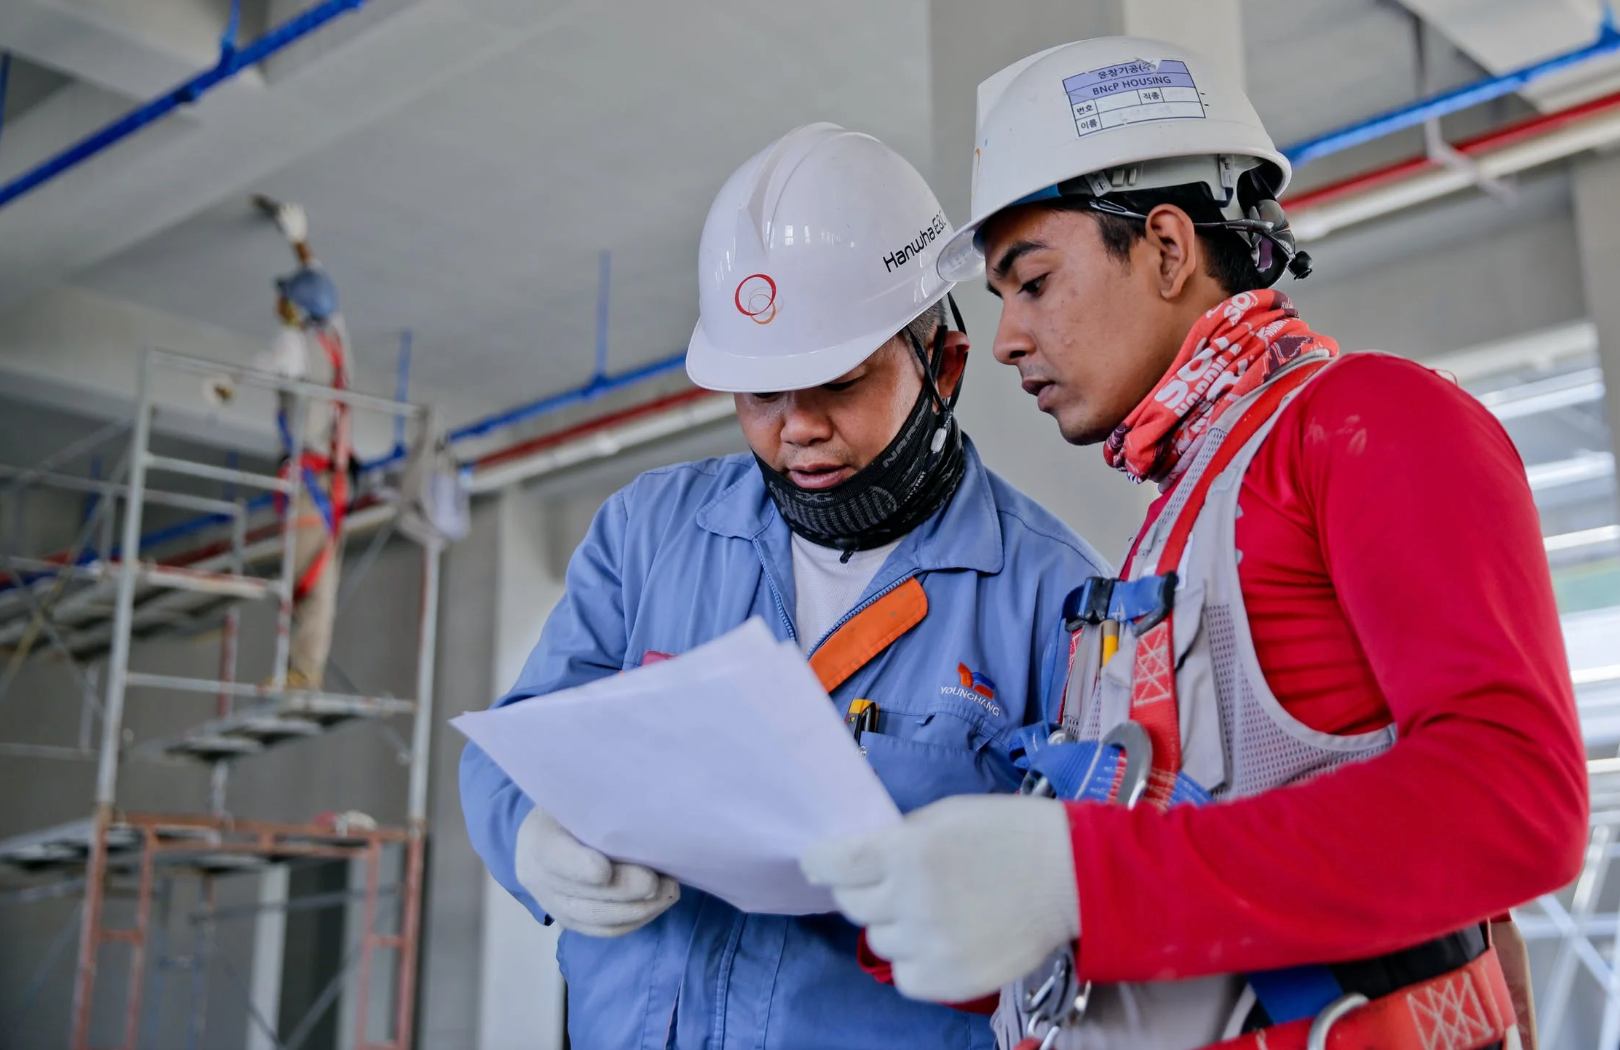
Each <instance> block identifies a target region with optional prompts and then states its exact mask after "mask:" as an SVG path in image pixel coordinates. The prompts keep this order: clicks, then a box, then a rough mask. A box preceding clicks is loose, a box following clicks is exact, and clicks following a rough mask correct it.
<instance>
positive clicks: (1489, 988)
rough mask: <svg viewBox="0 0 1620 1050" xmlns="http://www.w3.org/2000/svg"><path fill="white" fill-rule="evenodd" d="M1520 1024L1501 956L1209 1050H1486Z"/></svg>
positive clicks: (1492, 953)
mask: <svg viewBox="0 0 1620 1050" xmlns="http://www.w3.org/2000/svg"><path fill="white" fill-rule="evenodd" d="M1515 1023H1516V1021H1515V1017H1514V1012H1513V996H1512V994H1511V993H1510V992H1509V991H1508V986H1507V978H1506V976H1505V975H1504V974H1503V972H1502V964H1501V961H1500V960H1499V959H1498V958H1497V956H1496V949H1495V948H1487V949H1486V950H1485V951H1484V952H1483V953H1482V954H1480V955H1479V956H1477V957H1476V958H1475V959H1474V960H1473V961H1472V962H1470V963H1468V964H1467V965H1465V966H1463V967H1460V968H1459V969H1456V970H1452V971H1451V972H1450V973H1443V974H1441V975H1440V976H1438V977H1431V978H1429V979H1428V980H1426V981H1419V982H1418V983H1416V984H1411V985H1407V986H1406V987H1404V988H1401V989H1398V990H1396V991H1394V992H1391V993H1390V994H1389V995H1385V996H1381V997H1379V998H1377V999H1374V1000H1372V1001H1371V1002H1367V1003H1363V1004H1360V1005H1356V1004H1355V1003H1354V1000H1350V999H1348V998H1346V999H1341V1000H1339V1001H1338V1002H1337V1003H1335V1004H1333V1005H1332V1006H1330V1007H1329V1008H1328V1010H1327V1011H1326V1012H1323V1013H1321V1014H1319V1015H1318V1016H1317V1017H1315V1018H1314V1019H1307V1020H1302V1021H1292V1022H1289V1023H1288V1024H1280V1025H1273V1026H1272V1027H1270V1028H1262V1029H1260V1030H1259V1031H1255V1032H1249V1033H1247V1034H1245V1035H1241V1036H1238V1037H1237V1038H1236V1039H1228V1040H1226V1041H1225V1042H1223V1043H1217V1044H1215V1045H1213V1046H1210V1047H1207V1048H1206V1050H1480V1048H1482V1047H1487V1046H1491V1045H1492V1044H1494V1043H1498V1042H1501V1041H1502V1040H1503V1039H1504V1038H1505V1037H1506V1036H1507V1034H1508V1032H1509V1031H1511V1030H1512V1028H1513V1026H1514V1024H1515Z"/></svg>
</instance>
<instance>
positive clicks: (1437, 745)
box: [1068, 355, 1587, 981]
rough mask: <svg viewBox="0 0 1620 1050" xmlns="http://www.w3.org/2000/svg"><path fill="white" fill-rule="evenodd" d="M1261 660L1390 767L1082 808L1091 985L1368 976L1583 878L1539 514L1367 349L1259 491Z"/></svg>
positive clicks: (1460, 418) (1309, 408)
mask: <svg viewBox="0 0 1620 1050" xmlns="http://www.w3.org/2000/svg"><path fill="white" fill-rule="evenodd" d="M1239 503H1240V506H1241V508H1242V514H1241V517H1240V518H1239V520H1238V527H1237V543H1238V547H1239V549H1240V550H1241V551H1242V559H1241V562H1240V579H1241V583H1242V591H1243V597H1244V602H1245V605H1246V606H1247V609H1248V613H1249V620H1250V625H1251V628H1252V631H1253V634H1254V639H1255V648H1256V650H1257V653H1258V656H1259V659H1260V665H1261V668H1262V670H1263V671H1264V673H1265V675H1266V679H1267V682H1268V684H1269V685H1270V686H1271V689H1272V692H1273V693H1275V694H1276V696H1277V698H1278V699H1279V700H1280V701H1281V703H1282V704H1283V706H1284V707H1285V708H1286V709H1287V710H1288V711H1289V712H1290V713H1292V714H1293V715H1294V716H1295V717H1297V718H1299V719H1301V720H1302V721H1304V722H1306V723H1307V724H1309V725H1311V726H1313V727H1315V728H1318V729H1323V730H1328V731H1332V732H1338V733H1351V732H1360V731H1363V730H1366V729H1370V728H1375V727H1377V726H1381V725H1385V724H1388V723H1389V722H1391V721H1393V722H1394V723H1395V725H1396V728H1397V733H1398V736H1397V742H1396V744H1395V746H1394V747H1393V748H1392V749H1391V750H1390V751H1389V752H1388V753H1386V754H1384V755H1382V756H1379V757H1378V758H1375V759H1372V760H1370V761H1367V762H1363V763H1359V764H1355V765H1352V766H1349V767H1346V768H1343V769H1341V770H1339V771H1337V772H1334V773H1331V774H1327V775H1324V776H1320V777H1317V778H1315V779H1313V780H1310V781H1308V782H1306V783H1303V784H1298V785H1295V786H1291V787H1288V788H1283V789H1281V790H1277V791H1272V792H1269V793H1266V794H1263V795H1259V796H1256V797H1254V798H1248V799H1242V800H1237V801H1232V802H1226V803H1221V804H1216V805H1211V806H1206V807H1202V808H1191V807H1178V808H1175V809H1172V810H1170V811H1168V812H1163V813H1161V812H1158V811H1156V810H1154V809H1152V808H1150V807H1144V808H1139V809H1135V810H1125V809H1122V808H1119V807H1109V806H1101V805H1095V804H1089V803H1071V804H1070V805H1069V807H1068V808H1069V823H1070V830H1071V834H1072V841H1073V846H1074V860H1075V876H1076V880H1077V883H1078V887H1079V894H1080V911H1081V944H1080V969H1081V972H1082V973H1083V974H1084V975H1085V976H1086V977H1087V978H1089V979H1093V980H1100V981H1126V980H1157V979H1168V978H1178V977H1192V976H1197V975H1201V974H1210V973H1232V972H1245V971H1252V970H1261V969H1270V968H1274V967H1279V966H1287V965H1293V964H1298V963H1308V962H1322V961H1330V960H1340V959H1353V958H1360V957H1366V956H1371V955H1377V954H1381V953H1384V952H1388V951H1392V950H1395V949H1399V948H1402V947H1406V946H1409V945H1412V944H1415V943H1418V942H1421V941H1424V940H1427V939H1430V938H1432V937H1436V936H1439V935H1441V934H1444V933H1447V932H1450V931H1452V930H1456V929H1458V928H1461V927H1463V926H1465V925H1467V924H1469V923H1472V922H1477V921H1480V920H1482V919H1485V918H1487V917H1489V916H1492V915H1495V914H1498V913H1500V912H1502V911H1504V910H1505V909H1507V908H1508V907H1511V906H1513V905H1516V904H1520V903H1522V902H1524V901H1527V900H1529V899H1531V898H1533V897H1536V896H1538V895H1540V894H1542V893H1545V892H1548V891H1550V890H1553V889H1556V888H1557V887H1559V886H1562V885H1563V884H1564V883H1566V882H1568V881H1569V880H1570V879H1571V878H1573V877H1574V876H1575V874H1576V873H1577V871H1578V870H1579V867H1580V861H1581V853H1582V849H1583V846H1584V843H1585V837H1586V815H1587V813H1586V809H1587V800H1586V777H1585V766H1584V753H1583V748H1582V744H1581V740H1580V732H1579V727H1578V724H1577V721H1576V716H1575V706H1574V697H1573V689H1572V686H1571V684H1570V678H1569V671H1568V665H1567V662H1566V659H1565V655H1564V644H1563V638H1562V635H1561V633H1560V630H1559V625H1558V616H1557V612H1556V609H1555V607H1554V603H1553V593H1552V584H1551V579H1550V575H1549V573H1548V569H1547V561H1546V556H1545V553H1544V551H1543V548H1542V543H1541V532H1540V528H1539V525H1538V521H1537V515H1536V509H1535V506H1534V504H1533V503H1532V501H1531V496H1530V490H1529V486H1528V485H1527V484H1526V481H1525V476H1524V468H1523V465H1522V463H1521V462H1520V459H1519V456H1518V453H1517V452H1516V450H1515V449H1514V447H1513V444H1512V442H1511V441H1510V440H1509V439H1508V436H1507V434H1506V433H1505V432H1504V431H1503V430H1502V428H1501V426H1500V425H1499V424H1498V423H1497V421H1496V420H1495V419H1494V418H1493V417H1492V416H1491V415H1490V414H1489V413H1488V412H1486V411H1485V409H1484V408H1483V407H1482V406H1481V405H1480V404H1479V403H1478V402H1476V401H1475V400H1474V399H1473V398H1471V397H1470V396H1468V395H1467V394H1466V393H1464V392H1463V391H1462V390H1460V389H1458V388H1457V387H1456V385H1455V384H1453V383H1451V382H1450V381H1449V380H1446V379H1444V378H1441V377H1440V376H1437V375H1436V374H1435V373H1433V372H1430V371H1429V370H1427V369H1424V368H1421V367H1420V366H1418V365H1415V364H1413V363H1411V362H1408V361H1403V360H1401V359H1398V358H1393V357H1388V356H1384V355H1355V356H1352V357H1350V358H1348V359H1347V360H1345V361H1342V362H1340V363H1339V364H1337V365H1335V366H1334V367H1333V368H1331V369H1329V370H1328V372H1327V373H1326V374H1324V375H1323V376H1322V377H1321V378H1320V379H1319V380H1317V381H1316V382H1314V383H1312V384H1310V386H1309V387H1307V388H1306V390H1305V391H1304V392H1303V393H1302V394H1301V395H1300V396H1299V397H1298V398H1296V399H1295V401H1294V402H1293V403H1292V404H1291V405H1289V406H1288V408H1286V409H1285V410H1284V412H1283V414H1282V416H1281V417H1280V418H1279V419H1278V422H1277V426H1276V428H1275V430H1274V431H1273V433H1272V435H1271V437H1270V438H1269V440H1267V442H1266V443H1265V445H1263V446H1262V448H1261V449H1260V451H1259V453H1258V455H1257V456H1256V458H1255V459H1254V461H1253V463H1252V464H1251V465H1250V467H1249V469H1248V472H1247V474H1246V475H1245V478H1244V482H1243V489H1242V492H1241V494H1240V499H1239Z"/></svg>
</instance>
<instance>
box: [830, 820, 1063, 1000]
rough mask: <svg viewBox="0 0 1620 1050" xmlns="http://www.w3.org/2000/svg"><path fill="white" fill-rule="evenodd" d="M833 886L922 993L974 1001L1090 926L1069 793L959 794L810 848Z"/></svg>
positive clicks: (844, 907)
mask: <svg viewBox="0 0 1620 1050" xmlns="http://www.w3.org/2000/svg"><path fill="white" fill-rule="evenodd" d="M800 867H802V868H803V869H804V874H805V877H806V878H808V879H809V880H810V881H811V882H813V883H815V884H816V885H818V886H826V887H827V888H829V889H831V890H832V892H833V897H834V899H835V900H837V902H838V908H839V910H840V911H842V912H843V913H844V914H845V915H846V916H848V918H849V919H850V921H851V922H854V923H857V924H859V925H862V926H865V927H866V928H867V929H866V941H867V944H868V945H870V946H871V948H872V951H874V952H876V953H877V954H878V955H880V956H882V957H883V958H885V959H888V960H889V961H890V962H891V963H893V964H894V983H895V986H896V987H897V988H899V989H900V991H902V992H904V993H905V994H906V995H908V996H910V997H911V998H913V999H923V1000H927V1001H929V1002H965V1001H967V1000H969V999H976V998H978V997H979V996H982V995H988V994H989V993H991V992H993V991H995V990H996V989H998V988H1000V987H1001V986H1002V985H1004V984H1008V983H1010V982H1012V981H1015V980H1017V979H1018V978H1020V977H1022V976H1024V975H1025V974H1027V973H1029V972H1030V971H1031V970H1033V969H1035V968H1036V967H1037V966H1039V965H1040V964H1041V961H1042V960H1043V959H1045V958H1046V957H1047V956H1048V955H1049V954H1050V953H1051V952H1052V950H1053V949H1054V948H1057V947H1059V946H1061V945H1063V944H1066V943H1068V942H1069V941H1072V940H1074V939H1075V938H1076V937H1077V936H1078V935H1079V932H1080V904H1079V899H1078V894H1077V892H1076V890H1075V882H1074V860H1073V857H1072V855H1071V853H1070V847H1069V821H1068V817H1067V816H1066V815H1065V813H1064V810H1063V803H1061V802H1059V801H1057V800H1056V799H1049V798H1027V797H1020V796H1017V795H961V796H957V797H953V798H947V799H944V800H942V801H939V802H936V803H934V804H933V805H931V806H926V807H924V808H922V809H919V810H917V811H916V812H914V813H912V814H910V815H909V816H907V817H906V819H905V821H904V822H903V823H902V824H900V825H899V826H897V827H894V828H890V829H888V830H886V831H881V832H877V833H876V834H872V835H864V836H860V837H858V838H851V839H839V840H834V841H831V842H824V843H820V844H818V845H816V846H814V847H812V848H811V849H810V850H809V851H808V852H807V853H806V854H805V855H804V857H803V859H802V860H801V861H800Z"/></svg>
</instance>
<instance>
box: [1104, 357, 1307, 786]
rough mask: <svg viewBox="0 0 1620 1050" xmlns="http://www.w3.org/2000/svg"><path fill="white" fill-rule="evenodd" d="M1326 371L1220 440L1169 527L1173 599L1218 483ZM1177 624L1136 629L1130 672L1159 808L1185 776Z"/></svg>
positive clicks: (1284, 388) (1286, 378) (1163, 555)
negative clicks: (1287, 402)
mask: <svg viewBox="0 0 1620 1050" xmlns="http://www.w3.org/2000/svg"><path fill="white" fill-rule="evenodd" d="M1324 367H1325V365H1323V364H1318V363H1314V362H1312V363H1310V364H1307V365H1303V366H1301V367H1298V368H1293V369H1290V370H1288V371H1285V372H1283V373H1281V374H1280V375H1278V376H1277V378H1275V379H1273V380H1272V381H1271V382H1270V383H1269V384H1268V385H1267V386H1266V387H1265V388H1264V390H1262V391H1261V393H1260V396H1259V397H1257V398H1255V400H1254V402H1253V403H1252V404H1250V405H1249V407H1248V408H1247V409H1245V410H1244V412H1243V415H1242V416H1240V417H1239V418H1238V420H1237V422H1236V423H1235V424H1234V425H1233V427H1232V429H1231V431H1230V432H1228V433H1227V435H1226V436H1225V437H1224V438H1223V439H1222V440H1221V444H1220V447H1219V448H1218V449H1216V451H1215V454H1214V455H1213V456H1212V457H1211V458H1210V460H1209V462H1208V463H1207V464H1205V465H1204V467H1203V469H1202V470H1201V472H1200V473H1199V474H1198V476H1197V477H1196V478H1194V479H1193V487H1192V489H1191V490H1190V491H1189V492H1188V494H1187V499H1186V500H1185V502H1184V503H1183V504H1182V506H1181V509H1180V511H1179V513H1178V514H1177V516H1176V519H1175V520H1174V521H1173V522H1171V523H1170V534H1169V537H1168V539H1167V540H1166V541H1165V545H1164V549H1163V550H1162V551H1161V552H1160V553H1159V560H1158V565H1157V572H1158V576H1159V577H1160V578H1165V579H1168V580H1171V581H1172V583H1171V585H1170V586H1171V589H1170V590H1169V591H1168V593H1169V594H1170V595H1173V594H1174V590H1173V587H1174V583H1173V580H1174V575H1173V574H1174V573H1175V570H1176V568H1177V567H1178V566H1179V565H1180V564H1181V556H1182V554H1183V553H1184V552H1185V551H1186V549H1187V541H1188V539H1189V538H1190V537H1191V536H1192V530H1193V525H1194V524H1195V523H1196V522H1197V520H1198V515H1199V513H1200V512H1201V511H1202V510H1203V509H1204V503H1205V502H1206V501H1207V500H1208V498H1209V490H1210V488H1211V487H1212V486H1213V485H1214V484H1215V479H1216V478H1218V477H1220V476H1221V473H1222V472H1223V471H1224V470H1225V469H1226V468H1227V467H1228V466H1230V465H1231V463H1232V461H1233V460H1234V459H1235V458H1236V457H1237V455H1238V453H1240V452H1242V451H1243V448H1244V446H1246V445H1247V444H1248V443H1249V440H1250V439H1251V438H1253V437H1254V435H1255V434H1256V433H1258V432H1259V430H1260V428H1261V427H1262V426H1264V425H1265V424H1266V422H1267V421H1268V420H1269V419H1271V417H1272V416H1273V415H1274V414H1275V413H1276V412H1277V410H1278V408H1279V407H1280V406H1281V405H1282V402H1283V400H1284V399H1285V398H1286V397H1288V395H1289V394H1291V393H1293V392H1294V391H1295V390H1297V389H1299V387H1301V386H1303V385H1304V384H1305V383H1306V382H1308V381H1309V380H1310V379H1311V377H1312V376H1314V375H1315V374H1316V373H1317V372H1319V371H1320V370H1321V369H1322V368H1324ZM1155 523H1156V522H1149V523H1147V524H1146V525H1144V526H1143V528H1142V531H1141V533H1139V534H1138V535H1137V540H1136V544H1137V546H1135V547H1133V548H1132V550H1131V556H1130V559H1129V560H1128V561H1127V563H1126V569H1125V573H1124V575H1125V576H1126V577H1127V578H1129V576H1130V575H1131V564H1130V563H1131V562H1133V561H1134V560H1135V558H1136V555H1137V553H1138V552H1139V547H1140V544H1141V543H1142V539H1143V537H1144V536H1146V535H1147V533H1148V531H1149V530H1151V529H1152V528H1153V527H1154V525H1155ZM1138 582H1139V581H1138ZM1174 620H1175V610H1174V608H1173V607H1172V608H1170V609H1167V610H1165V611H1164V612H1163V614H1162V615H1160V616H1156V617H1154V618H1153V619H1151V620H1149V621H1144V622H1141V623H1139V624H1138V625H1137V627H1136V629H1137V630H1138V631H1139V632H1141V633H1140V634H1139V636H1138V638H1137V644H1136V655H1135V659H1134V661H1133V664H1132V667H1131V720H1132V721H1135V722H1139V723H1141V725H1142V728H1144V729H1146V730H1147V734H1148V739H1149V740H1151V741H1152V743H1153V770H1152V773H1151V774H1150V776H1149V780H1148V787H1147V792H1146V794H1145V795H1144V797H1143V801H1145V802H1147V803H1149V804H1151V805H1154V806H1157V807H1159V808H1160V809H1163V808H1164V807H1165V806H1167V805H1168V804H1169V801H1170V796H1171V794H1172V792H1173V791H1174V789H1175V783H1176V779H1177V776H1178V774H1179V773H1180V772H1181V714H1180V706H1179V701H1178V698H1177V696H1176V667H1175V648H1174V637H1175V629H1174ZM1150 624H1151V625H1150Z"/></svg>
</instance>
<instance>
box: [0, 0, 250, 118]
mask: <svg viewBox="0 0 1620 1050" xmlns="http://www.w3.org/2000/svg"><path fill="white" fill-rule="evenodd" d="M223 10H224V9H223V7H222V6H221V5H217V4H211V3H208V2H206V0H144V2H142V3H139V4H131V3H128V2H126V0H7V2H6V3H5V4H3V5H0V40H4V41H5V45H6V50H8V51H12V52H15V53H16V54H19V55H23V56H26V57H27V58H28V59H30V60H31V61H34V62H38V63H39V64H40V65H43V66H50V67H51V68H53V69H56V70H59V71H61V72H63V73H67V74H69V75H71V76H73V77H74V78H75V79H78V80H82V81H85V82H87V83H90V84H95V85H97V86H98V87H101V88H103V89H105V90H107V91H111V92H114V93H116V94H119V95H123V96H125V97H126V98H130V99H135V98H147V97H150V96H152V95H156V94H158V93H160V92H162V91H164V90H166V89H167V88H170V87H172V86H173V85H174V84H176V83H178V82H179V81H181V80H184V79H185V78H186V77H188V76H190V75H192V74H193V73H194V72H196V71H197V70H199V69H202V68H205V67H207V66H210V65H212V64H213V63H214V60H215V59H216V58H217V57H218V53H219V37H220V34H221V33H222V32H223V31H224V28H225V19H224V17H223Z"/></svg>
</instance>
